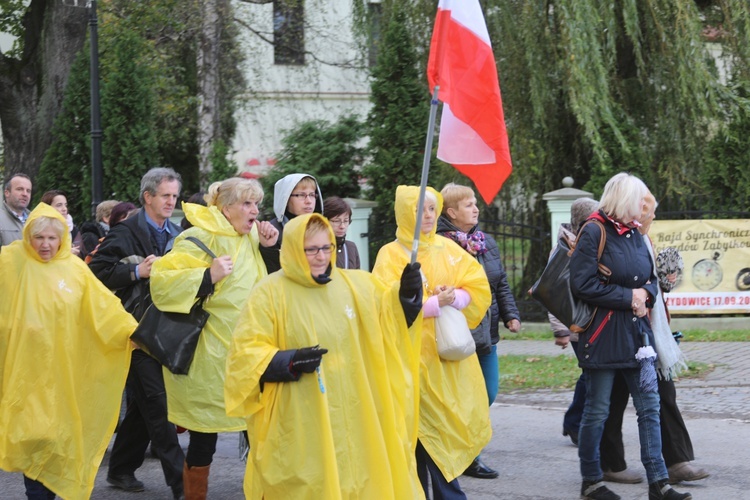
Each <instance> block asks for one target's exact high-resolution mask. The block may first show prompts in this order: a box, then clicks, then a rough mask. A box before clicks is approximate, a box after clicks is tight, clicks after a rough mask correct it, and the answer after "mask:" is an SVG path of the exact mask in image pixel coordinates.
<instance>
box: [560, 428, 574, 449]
mask: <svg viewBox="0 0 750 500" xmlns="http://www.w3.org/2000/svg"><path fill="white" fill-rule="evenodd" d="M563 436H570V440H571V441H572V442H573V444H574V445H576V446H578V432H577V431H569V430H567V429H566V428H564V427H563Z"/></svg>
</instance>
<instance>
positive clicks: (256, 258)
mask: <svg viewBox="0 0 750 500" xmlns="http://www.w3.org/2000/svg"><path fill="white" fill-rule="evenodd" d="M262 200H263V188H262V187H261V186H260V184H259V183H258V181H256V180H253V179H241V178H232V179H227V180H225V181H223V182H215V183H214V184H212V185H211V187H210V188H209V190H208V194H207V195H206V202H207V203H208V207H204V206H201V205H196V204H192V203H186V204H184V206H183V208H184V210H185V217H187V219H188V221H190V223H191V224H193V227H191V228H190V229H188V230H186V231H184V232H183V233H182V234H180V235H179V236H178V237H177V238H176V240H175V245H174V248H173V249H172V251H171V252H169V253H168V254H166V255H165V256H164V257H162V258H161V259H159V260H157V261H156V262H155V263H154V266H153V269H152V270H151V297H152V299H153V301H154V304H155V305H156V306H157V307H158V308H159V309H160V310H162V311H172V312H181V313H187V312H189V311H190V308H191V307H192V306H193V303H195V301H196V298H197V297H206V300H205V302H204V303H203V308H204V309H205V310H206V311H208V312H209V313H210V314H211V316H210V317H209V319H208V322H207V323H206V326H205V327H204V329H203V331H202V332H201V335H200V339H199V341H198V347H197V348H196V351H195V357H194V358H193V363H192V364H191V365H190V371H189V373H188V374H187V375H175V374H173V373H171V372H170V371H168V370H167V369H166V368H165V369H164V385H165V386H166V388H167V408H168V411H169V421H170V422H173V423H175V424H177V425H179V426H181V427H184V428H186V429H188V430H189V431H190V443H189V445H188V450H187V454H186V455H185V466H184V468H183V484H184V486H185V497H186V498H205V497H206V494H207V490H208V474H209V470H210V465H211V462H212V460H213V455H214V452H215V451H216V441H217V437H218V436H217V433H218V432H232V431H242V430H245V429H246V424H245V421H244V420H243V419H242V418H231V417H228V416H227V414H226V411H225V409H224V397H223V388H224V371H225V365H226V358H227V352H228V351H229V344H230V342H231V339H232V330H233V329H234V326H235V324H236V323H237V318H238V317H239V315H240V311H241V309H242V307H243V305H244V304H245V302H246V301H247V297H248V295H249V294H250V290H251V289H252V288H253V285H255V283H256V282H257V281H258V280H259V279H260V278H262V277H263V276H265V275H266V267H265V265H264V264H263V260H262V258H261V256H260V252H259V250H258V246H259V245H263V246H269V245H273V244H274V243H275V242H276V238H277V237H278V235H279V233H278V231H277V230H276V228H274V227H273V226H271V224H270V223H268V222H260V221H258V220H257V217H258V213H259V210H258V205H259V204H260V202H261V201H262ZM188 236H193V237H195V238H198V239H199V240H200V241H201V242H203V244H205V245H206V246H207V247H208V248H209V249H211V251H212V252H213V253H214V254H215V255H216V256H217V258H216V259H212V258H211V257H209V255H208V254H206V253H205V252H204V251H203V250H201V249H200V248H198V246H196V245H195V243H192V242H191V241H189V240H186V239H185V238H186V237H188Z"/></svg>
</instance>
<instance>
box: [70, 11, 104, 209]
mask: <svg viewBox="0 0 750 500" xmlns="http://www.w3.org/2000/svg"><path fill="white" fill-rule="evenodd" d="M62 3H63V5H68V6H71V7H86V8H88V9H89V28H90V29H91V36H90V40H89V46H90V48H91V52H90V66H89V71H90V76H89V80H90V92H91V216H92V217H94V218H95V217H96V206H97V205H98V204H99V203H101V202H102V198H103V194H102V191H103V188H102V176H103V174H102V172H103V169H102V113H101V109H100V107H99V28H98V25H99V20H98V18H97V16H96V0H88V1H87V2H85V1H84V0H73V2H72V3H68V0H62Z"/></svg>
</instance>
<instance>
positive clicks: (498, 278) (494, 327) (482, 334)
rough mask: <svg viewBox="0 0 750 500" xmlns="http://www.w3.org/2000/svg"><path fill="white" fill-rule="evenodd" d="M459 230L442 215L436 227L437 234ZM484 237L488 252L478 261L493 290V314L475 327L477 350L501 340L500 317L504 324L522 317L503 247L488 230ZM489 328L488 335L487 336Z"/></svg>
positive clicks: (491, 307) (482, 349) (481, 351)
mask: <svg viewBox="0 0 750 500" xmlns="http://www.w3.org/2000/svg"><path fill="white" fill-rule="evenodd" d="M477 227H478V226H474V227H473V228H471V229H470V230H469V233H468V234H472V233H474V232H475V231H477ZM457 230H458V228H456V226H454V225H453V224H452V223H451V222H450V220H448V219H447V218H446V217H444V216H442V215H441V216H440V218H439V219H438V227H437V233H438V234H440V235H442V236H445V233H447V232H449V231H457ZM484 237H485V244H486V247H487V252H486V253H485V254H483V255H478V256H477V261H479V263H480V264H481V265H482V267H483V268H484V272H485V273H486V274H487V280H488V281H489V284H490V291H491V292H492V305H491V306H490V309H489V313H490V317H489V318H487V317H485V319H484V320H483V321H482V323H481V324H480V325H479V326H478V327H477V328H475V329H474V330H472V334H473V335H474V341H475V342H476V344H477V353H478V354H487V353H489V351H490V348H491V347H492V346H493V345H495V344H497V343H498V342H499V341H500V332H499V323H500V320H502V323H503V325H507V324H508V322H509V321H510V320H512V319H517V320H519V321H520V320H521V314H520V313H519V312H518V307H517V306H516V299H515V298H514V297H513V292H512V291H511V289H510V286H509V285H508V275H507V274H506V273H505V268H504V267H503V263H502V261H501V260H500V250H499V249H498V247H497V242H496V241H495V240H494V239H493V238H492V236H490V235H488V234H487V233H485V235H484ZM487 321H489V324H487ZM488 331H489V337H488V336H487V332H488Z"/></svg>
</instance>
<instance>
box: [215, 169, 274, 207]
mask: <svg viewBox="0 0 750 500" xmlns="http://www.w3.org/2000/svg"><path fill="white" fill-rule="evenodd" d="M203 199H204V200H206V203H207V204H208V206H209V207H211V206H215V207H216V208H218V209H219V210H223V209H224V207H227V206H229V205H234V204H235V203H239V202H243V201H245V200H252V201H257V202H258V203H260V202H261V201H263V187H262V186H261V185H260V182H258V181H257V180H255V179H243V178H242V177H232V178H230V179H226V180H223V181H219V182H214V183H213V184H211V186H210V187H209V188H208V193H206V196H204V197H203Z"/></svg>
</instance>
